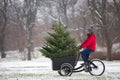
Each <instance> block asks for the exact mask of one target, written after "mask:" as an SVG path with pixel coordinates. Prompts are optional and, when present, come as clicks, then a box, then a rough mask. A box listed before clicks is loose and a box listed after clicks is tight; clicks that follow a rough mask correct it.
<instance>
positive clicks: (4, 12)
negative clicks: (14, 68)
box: [0, 0, 8, 58]
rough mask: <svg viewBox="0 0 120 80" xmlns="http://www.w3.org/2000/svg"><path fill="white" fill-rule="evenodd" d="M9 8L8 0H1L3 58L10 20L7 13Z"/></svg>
mask: <svg viewBox="0 0 120 80" xmlns="http://www.w3.org/2000/svg"><path fill="white" fill-rule="evenodd" d="M7 8H8V0H1V1H0V52H1V58H5V57H6V54H5V47H4V39H5V30H6V26H7V22H8V17H7V16H8V15H7Z"/></svg>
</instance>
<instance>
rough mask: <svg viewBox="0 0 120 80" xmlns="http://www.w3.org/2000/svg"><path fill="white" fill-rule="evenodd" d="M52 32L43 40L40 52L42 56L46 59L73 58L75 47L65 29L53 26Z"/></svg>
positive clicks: (62, 26)
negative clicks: (43, 43)
mask: <svg viewBox="0 0 120 80" xmlns="http://www.w3.org/2000/svg"><path fill="white" fill-rule="evenodd" d="M51 29H52V30H53V31H52V32H51V33H48V34H49V36H47V37H46V38H45V45H44V46H43V47H42V49H41V50H40V51H41V52H42V54H43V55H44V56H46V57H48V58H51V59H54V58H60V57H64V56H75V55H76V53H77V47H76V43H75V40H74V39H72V38H71V36H70V33H69V32H68V31H67V27H66V26H64V25H63V24H61V23H60V22H59V23H57V24H53V25H52V28H51Z"/></svg>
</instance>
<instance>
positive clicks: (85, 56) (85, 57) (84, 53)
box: [81, 48, 94, 62]
mask: <svg viewBox="0 0 120 80" xmlns="http://www.w3.org/2000/svg"><path fill="white" fill-rule="evenodd" d="M92 52H94V51H93V50H91V49H89V48H86V49H84V50H83V51H82V52H81V54H82V59H83V61H84V62H89V60H88V58H89V55H90V54H91V53H92Z"/></svg>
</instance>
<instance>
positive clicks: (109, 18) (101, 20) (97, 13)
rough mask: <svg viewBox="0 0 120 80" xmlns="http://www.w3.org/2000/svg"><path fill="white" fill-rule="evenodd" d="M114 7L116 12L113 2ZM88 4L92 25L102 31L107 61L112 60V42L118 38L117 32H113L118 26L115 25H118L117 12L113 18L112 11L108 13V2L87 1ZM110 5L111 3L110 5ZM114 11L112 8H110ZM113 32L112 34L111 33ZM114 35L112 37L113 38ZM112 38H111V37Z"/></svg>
mask: <svg viewBox="0 0 120 80" xmlns="http://www.w3.org/2000/svg"><path fill="white" fill-rule="evenodd" d="M113 1H114V5H115V6H116V7H115V8H116V10H118V9H119V8H118V5H117V3H116V1H115V0H113ZM88 2H89V8H90V10H91V13H92V15H93V23H94V24H95V23H98V24H99V25H100V26H99V27H100V28H101V29H102V34H103V37H104V40H105V44H106V47H107V55H106V59H107V60H110V61H111V60H112V56H111V55H112V47H113V44H114V42H115V41H116V40H117V39H118V38H119V37H120V36H119V35H118V32H117V31H116V32H117V33H116V32H115V31H114V30H115V28H117V27H114V26H118V25H117V23H119V22H118V21H119V20H118V19H119V10H118V12H117V13H116V14H117V16H118V19H117V17H115V15H114V14H115V13H114V11H110V8H109V7H110V6H109V5H108V4H109V2H108V1H107V0H88ZM110 4H112V3H110ZM111 9H112V10H114V8H111ZM116 22H117V23H116ZM113 31H114V32H113ZM113 35H114V36H113ZM112 36H113V37H112Z"/></svg>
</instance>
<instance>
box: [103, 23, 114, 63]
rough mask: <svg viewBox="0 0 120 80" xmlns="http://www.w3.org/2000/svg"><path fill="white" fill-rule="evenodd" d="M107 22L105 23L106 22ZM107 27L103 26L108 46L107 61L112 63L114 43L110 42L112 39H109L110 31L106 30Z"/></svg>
mask: <svg viewBox="0 0 120 80" xmlns="http://www.w3.org/2000/svg"><path fill="white" fill-rule="evenodd" d="M104 22H105V21H104ZM106 27H107V26H106V25H105V24H104V25H103V28H102V29H103V33H104V37H105V43H106V46H107V55H106V60H108V61H111V60H112V58H111V54H112V43H111V41H110V37H109V34H108V30H107V28H106Z"/></svg>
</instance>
